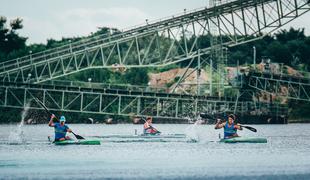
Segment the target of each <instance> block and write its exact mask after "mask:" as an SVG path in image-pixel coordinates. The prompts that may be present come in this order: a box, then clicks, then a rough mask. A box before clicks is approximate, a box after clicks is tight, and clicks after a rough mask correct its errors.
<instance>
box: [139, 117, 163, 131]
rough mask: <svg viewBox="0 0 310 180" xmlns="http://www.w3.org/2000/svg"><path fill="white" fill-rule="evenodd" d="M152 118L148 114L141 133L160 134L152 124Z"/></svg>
mask: <svg viewBox="0 0 310 180" xmlns="http://www.w3.org/2000/svg"><path fill="white" fill-rule="evenodd" d="M152 121H153V118H152V117H151V116H148V117H147V118H146V121H145V123H144V125H143V134H152V135H154V134H160V132H159V131H158V130H157V129H155V128H154V127H153V126H152Z"/></svg>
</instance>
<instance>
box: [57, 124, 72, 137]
mask: <svg viewBox="0 0 310 180" xmlns="http://www.w3.org/2000/svg"><path fill="white" fill-rule="evenodd" d="M54 125H55V126H54V128H55V140H56V141H57V140H59V139H61V138H65V137H66V134H67V130H68V129H69V127H68V126H67V125H63V126H62V125H60V123H55V124H54Z"/></svg>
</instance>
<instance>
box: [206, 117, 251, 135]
mask: <svg viewBox="0 0 310 180" xmlns="http://www.w3.org/2000/svg"><path fill="white" fill-rule="evenodd" d="M200 117H202V118H208V119H213V120H216V119H215V118H214V117H213V116H210V115H208V114H205V113H201V114H200ZM238 125H239V126H240V127H243V128H246V129H248V130H250V131H253V132H257V130H256V129H255V128H253V127H251V126H245V125H242V124H238Z"/></svg>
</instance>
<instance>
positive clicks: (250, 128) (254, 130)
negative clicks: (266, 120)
mask: <svg viewBox="0 0 310 180" xmlns="http://www.w3.org/2000/svg"><path fill="white" fill-rule="evenodd" d="M241 127H244V128H246V129H248V130H250V131H253V132H257V130H256V129H255V128H253V127H251V126H243V125H242V126H241Z"/></svg>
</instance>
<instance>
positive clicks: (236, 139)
mask: <svg viewBox="0 0 310 180" xmlns="http://www.w3.org/2000/svg"><path fill="white" fill-rule="evenodd" d="M220 142H223V143H267V139H266V138H262V137H234V138H228V139H221V140H220Z"/></svg>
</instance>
